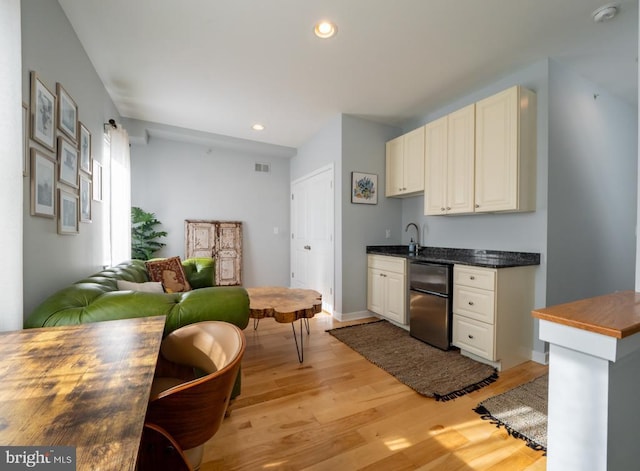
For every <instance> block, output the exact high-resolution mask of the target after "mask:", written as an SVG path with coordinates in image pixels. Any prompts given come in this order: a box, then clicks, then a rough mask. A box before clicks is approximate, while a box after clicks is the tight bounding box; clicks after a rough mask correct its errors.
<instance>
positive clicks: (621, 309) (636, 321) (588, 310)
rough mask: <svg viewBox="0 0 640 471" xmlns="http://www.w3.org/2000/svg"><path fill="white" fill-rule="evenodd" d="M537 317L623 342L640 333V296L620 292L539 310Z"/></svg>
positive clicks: (632, 292) (535, 315)
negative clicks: (622, 340)
mask: <svg viewBox="0 0 640 471" xmlns="http://www.w3.org/2000/svg"><path fill="white" fill-rule="evenodd" d="M531 314H532V315H533V317H535V318H538V319H543V320H545V321H549V322H555V323H557V324H562V325H567V326H569V327H575V328H576V329H582V330H588V331H589V332H595V333H596V334H601V335H606V336H608V337H615V338H617V339H623V338H625V337H628V336H630V335H633V334H637V333H638V332H640V293H638V292H636V291H631V290H629V291H619V292H616V293H612V294H606V295H603V296H597V297H594V298H587V299H581V300H579V301H574V302H570V303H565V304H558V305H557V306H551V307H545V308H542V309H535V310H533V311H532V313H531Z"/></svg>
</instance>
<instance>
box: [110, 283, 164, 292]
mask: <svg viewBox="0 0 640 471" xmlns="http://www.w3.org/2000/svg"><path fill="white" fill-rule="evenodd" d="M116 284H117V285H118V289H119V290H129V291H142V292H145V293H164V289H163V288H162V283H160V282H159V281H146V282H144V283H136V282H134V281H127V280H116Z"/></svg>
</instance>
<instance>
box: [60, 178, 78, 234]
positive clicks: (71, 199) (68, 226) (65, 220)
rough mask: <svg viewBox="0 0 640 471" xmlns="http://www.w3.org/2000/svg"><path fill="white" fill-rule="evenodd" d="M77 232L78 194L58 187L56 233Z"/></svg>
mask: <svg viewBox="0 0 640 471" xmlns="http://www.w3.org/2000/svg"><path fill="white" fill-rule="evenodd" d="M77 233H78V196H77V195H74V194H73V193H69V192H68V191H65V190H63V189H61V188H58V234H77Z"/></svg>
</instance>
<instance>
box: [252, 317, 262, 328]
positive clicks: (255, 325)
mask: <svg viewBox="0 0 640 471" xmlns="http://www.w3.org/2000/svg"><path fill="white" fill-rule="evenodd" d="M258 324H260V319H256V318H255V317H254V318H253V330H258Z"/></svg>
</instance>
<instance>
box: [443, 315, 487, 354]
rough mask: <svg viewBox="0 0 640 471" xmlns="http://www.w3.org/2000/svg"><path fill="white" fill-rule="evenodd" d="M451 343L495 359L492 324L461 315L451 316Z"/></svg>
mask: <svg viewBox="0 0 640 471" xmlns="http://www.w3.org/2000/svg"><path fill="white" fill-rule="evenodd" d="M453 344H454V345H455V346H456V347H459V348H461V349H462V350H466V351H468V352H470V353H473V354H475V355H478V356H480V357H482V358H486V359H487V360H491V361H495V353H494V348H493V346H494V330H493V326H492V325H489V324H485V323H484V322H478V321H474V320H473V319H468V318H466V317H463V316H458V315H454V316H453Z"/></svg>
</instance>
